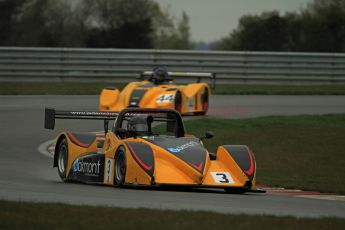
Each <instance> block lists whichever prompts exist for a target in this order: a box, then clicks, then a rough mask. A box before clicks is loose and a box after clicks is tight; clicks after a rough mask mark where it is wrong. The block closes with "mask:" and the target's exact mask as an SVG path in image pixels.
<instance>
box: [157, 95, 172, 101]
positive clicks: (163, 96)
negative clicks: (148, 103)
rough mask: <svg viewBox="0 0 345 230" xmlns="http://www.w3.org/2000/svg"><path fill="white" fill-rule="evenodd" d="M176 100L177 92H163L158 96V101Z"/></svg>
mask: <svg viewBox="0 0 345 230" xmlns="http://www.w3.org/2000/svg"><path fill="white" fill-rule="evenodd" d="M174 100H175V94H161V95H159V96H158V97H157V103H167V102H173V101H174Z"/></svg>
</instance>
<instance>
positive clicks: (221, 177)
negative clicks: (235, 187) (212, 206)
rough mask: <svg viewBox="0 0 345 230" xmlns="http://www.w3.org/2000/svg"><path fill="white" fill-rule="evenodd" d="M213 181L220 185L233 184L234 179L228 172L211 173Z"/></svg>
mask: <svg viewBox="0 0 345 230" xmlns="http://www.w3.org/2000/svg"><path fill="white" fill-rule="evenodd" d="M211 175H212V177H213V180H214V181H215V182H216V183H219V184H233V183H235V182H234V179H232V177H231V175H230V173H228V172H211Z"/></svg>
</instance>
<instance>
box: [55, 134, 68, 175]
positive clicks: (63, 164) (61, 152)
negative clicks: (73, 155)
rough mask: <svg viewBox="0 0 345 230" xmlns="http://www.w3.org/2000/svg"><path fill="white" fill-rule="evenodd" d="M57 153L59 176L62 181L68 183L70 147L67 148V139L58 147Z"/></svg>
mask: <svg viewBox="0 0 345 230" xmlns="http://www.w3.org/2000/svg"><path fill="white" fill-rule="evenodd" d="M58 148H59V149H58V151H57V154H58V156H57V165H58V167H57V168H58V172H59V176H60V178H61V180H62V181H66V178H67V172H66V169H67V162H68V146H67V141H66V139H63V140H62V141H61V142H60V144H59V147H58Z"/></svg>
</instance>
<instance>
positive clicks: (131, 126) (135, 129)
mask: <svg viewBox="0 0 345 230" xmlns="http://www.w3.org/2000/svg"><path fill="white" fill-rule="evenodd" d="M127 130H128V131H129V132H132V133H136V134H140V133H147V132H148V130H149V129H148V125H147V122H146V120H145V119H144V118H142V117H132V118H131V119H130V120H129V121H128V123H127Z"/></svg>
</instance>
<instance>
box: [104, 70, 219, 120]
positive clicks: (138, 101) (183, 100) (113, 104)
mask: <svg viewBox="0 0 345 230" xmlns="http://www.w3.org/2000/svg"><path fill="white" fill-rule="evenodd" d="M215 76H216V75H215V74H213V73H192V72H168V71H167V70H166V69H165V68H163V67H158V68H156V69H154V70H153V71H145V72H143V73H142V74H141V76H140V77H139V79H140V80H141V81H138V82H131V83H129V84H128V85H127V86H126V87H125V88H124V89H123V90H122V91H121V92H120V91H119V90H118V89H117V88H116V87H106V88H104V89H103V90H102V92H101V95H100V98H99V110H100V111H121V110H123V109H125V108H130V107H132V108H169V109H176V110H177V111H178V112H180V113H181V114H195V115H205V114H206V112H207V110H208V108H209V97H210V95H211V88H214V87H215V79H216V78H215ZM174 78H180V79H182V80H184V81H186V80H187V79H189V78H197V79H198V82H197V83H191V84H188V85H177V84H174V83H173V79H174ZM202 78H208V79H210V80H211V87H210V86H209V85H208V84H207V83H205V82H201V79H202Z"/></svg>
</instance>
